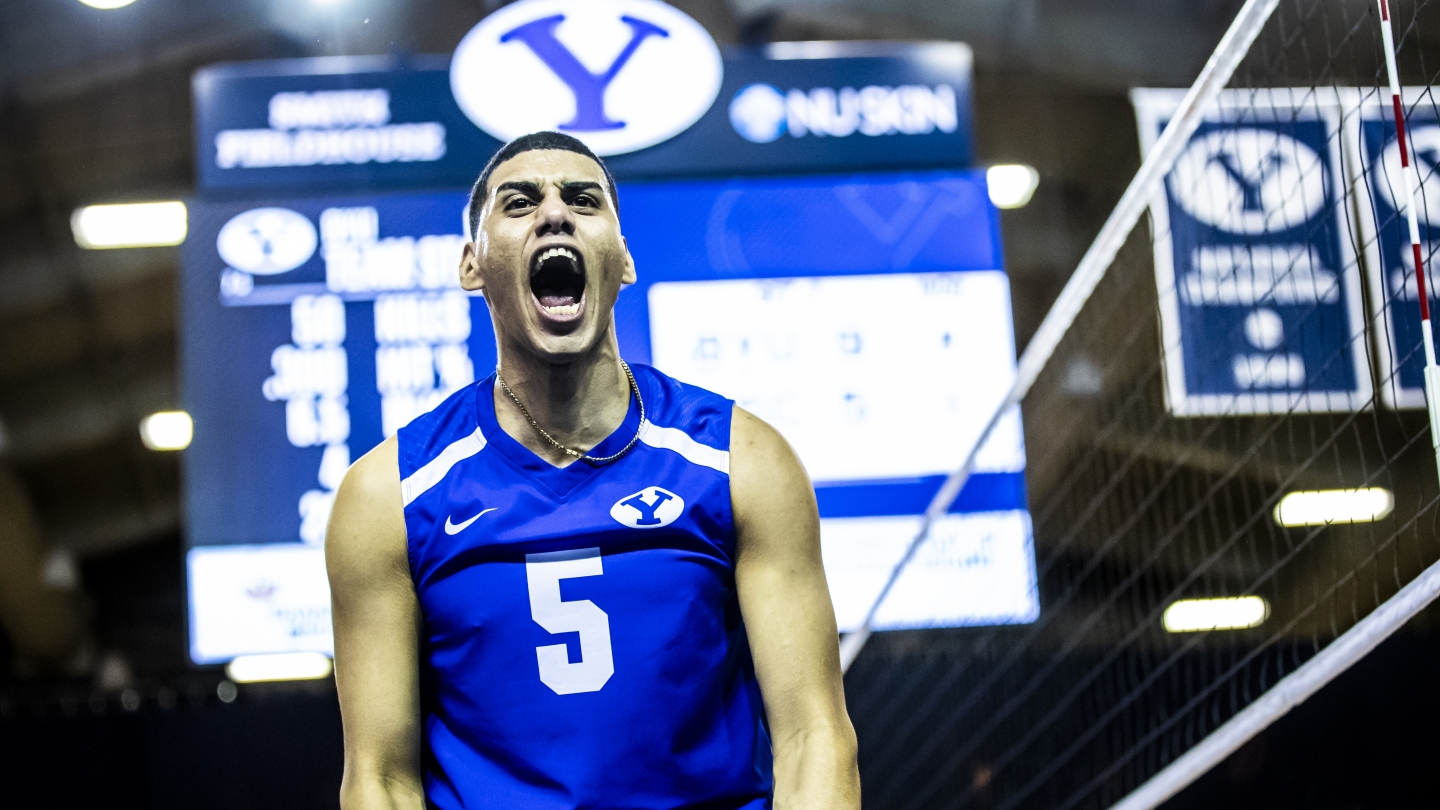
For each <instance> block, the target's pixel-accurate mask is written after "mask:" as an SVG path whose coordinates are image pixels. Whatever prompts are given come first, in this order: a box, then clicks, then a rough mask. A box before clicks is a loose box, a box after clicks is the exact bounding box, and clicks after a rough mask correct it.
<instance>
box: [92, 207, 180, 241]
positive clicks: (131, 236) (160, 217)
mask: <svg viewBox="0 0 1440 810" xmlns="http://www.w3.org/2000/svg"><path fill="white" fill-rule="evenodd" d="M185 229H186V220H185V203H183V202H179V201H172V202H149V203H121V204H119V205H87V206H85V207H84V208H77V209H75V213H74V214H71V215H70V230H71V231H73V232H74V234H75V244H77V245H79V246H80V247H82V248H87V249H90V250H96V249H100V248H127V247H163V246H165V245H178V244H180V243H181V242H184V241H185Z"/></svg>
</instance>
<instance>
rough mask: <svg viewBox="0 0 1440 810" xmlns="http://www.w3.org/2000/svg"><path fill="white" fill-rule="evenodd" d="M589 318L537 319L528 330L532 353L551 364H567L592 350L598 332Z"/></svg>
mask: <svg viewBox="0 0 1440 810" xmlns="http://www.w3.org/2000/svg"><path fill="white" fill-rule="evenodd" d="M589 320H590V319H589V318H586V317H583V314H582V316H581V317H576V318H568V319H563V320H560V321H558V322H557V321H553V320H550V319H545V318H537V323H535V324H533V325H532V326H531V329H530V344H531V347H532V349H533V351H534V352H535V353H536V354H537V355H539V356H540V357H543V358H545V359H546V360H547V361H549V362H551V363H568V362H571V361H573V360H576V359H578V358H579V357H581V356H582V355H584V354H586V353H587V352H589V351H590V350H591V349H592V348H594V344H595V342H596V340H597V339H598V335H599V332H598V330H596V329H595V328H593V327H594V325H593V324H591V323H590V322H589Z"/></svg>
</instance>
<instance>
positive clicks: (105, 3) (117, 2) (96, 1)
mask: <svg viewBox="0 0 1440 810" xmlns="http://www.w3.org/2000/svg"><path fill="white" fill-rule="evenodd" d="M80 2H82V3H84V4H85V5H87V6H89V7H91V8H100V9H105V10H106V11H109V10H110V9H112V8H124V7H125V6H128V5H130V4H131V3H133V2H135V0H80Z"/></svg>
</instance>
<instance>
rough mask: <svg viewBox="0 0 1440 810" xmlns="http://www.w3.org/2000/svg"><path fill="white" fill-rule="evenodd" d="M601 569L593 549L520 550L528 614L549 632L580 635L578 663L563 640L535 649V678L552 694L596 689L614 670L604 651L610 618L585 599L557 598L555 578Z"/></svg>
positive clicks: (598, 572)
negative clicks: (572, 660)
mask: <svg viewBox="0 0 1440 810" xmlns="http://www.w3.org/2000/svg"><path fill="white" fill-rule="evenodd" d="M603 573H605V571H604V569H603V568H602V567H601V564H600V549H598V548H577V549H572V550H569V551H551V552H546V553H544V554H526V555H525V579H526V581H527V582H528V583H529V586H530V616H531V617H532V618H534V619H535V623H536V624H538V625H540V626H541V627H543V628H545V629H546V630H547V631H549V632H551V633H579V634H580V661H579V662H578V663H574V664H572V663H570V653H569V652H568V650H567V649H566V647H565V645H564V644H550V645H547V646H544V647H536V648H535V658H536V659H537V660H538V661H539V663H540V681H541V682H542V683H544V684H545V685H546V686H548V687H550V688H551V689H553V690H554V691H555V694H557V695H573V694H576V693H577V692H598V691H600V687H602V686H604V685H605V682H606V681H608V680H610V676H611V675H614V674H615V658H614V655H613V654H612V653H611V651H610V617H609V616H608V615H606V614H605V611H603V610H601V609H600V608H598V607H596V606H595V603H594V602H591V601H590V600H589V599H578V600H576V601H573V602H562V601H560V580H562V579H570V578H572V577H595V576H600V575H601V574H603Z"/></svg>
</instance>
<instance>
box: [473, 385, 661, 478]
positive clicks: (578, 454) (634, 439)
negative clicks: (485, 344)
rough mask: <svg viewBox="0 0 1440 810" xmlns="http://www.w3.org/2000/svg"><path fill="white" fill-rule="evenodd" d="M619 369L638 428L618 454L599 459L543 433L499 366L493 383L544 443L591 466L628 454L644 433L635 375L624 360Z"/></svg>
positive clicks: (642, 407)
mask: <svg viewBox="0 0 1440 810" xmlns="http://www.w3.org/2000/svg"><path fill="white" fill-rule="evenodd" d="M620 367H621V368H623V369H625V377H626V378H627V379H629V380H630V390H631V391H632V392H634V394H635V401H636V402H637V403H639V405H640V425H639V427H637V428H635V435H634V436H632V437H631V438H630V443H629V444H627V445H625V446H624V447H623V448H621V450H620V452H618V453H616V454H614V455H611V456H602V457H600V458H596V457H594V456H590V455H587V454H585V453H582V452H580V451H579V450H574V449H571V448H569V447H566V446H565V445H563V444H561V443H560V442H557V441H555V437H554V436H551V435H550V434H549V433H547V432H545V428H542V427H540V423H538V422H536V421H535V417H533V416H531V415H530V412H529V411H527V410H525V405H524V404H523V403H521V402H520V398H519V397H517V396H515V392H514V391H511V390H510V386H508V385H506V384H505V378H504V377H501V376H500V367H499V366H496V367H495V381H496V382H498V383H500V387H501V388H502V389H504V391H505V393H506V394H509V395H510V399H511V400H512V401H513V402H514V403H515V407H517V408H519V409H520V413H522V414H525V419H526V421H528V422H529V423H530V427H533V428H535V430H537V431H539V433H540V435H541V436H544V437H545V441H547V442H550V444H551V445H553V446H554V447H555V448H556V449H559V450H563V451H565V453H566V454H567V455H571V456H574V457H575V458H578V459H580V460H581V461H588V462H590V463H591V464H608V463H610V462H612V461H614V460H615V459H617V458H620V457H621V456H623V455H625V454H626V453H628V452H630V448H632V447H634V446H635V443H636V442H638V441H640V434H641V433H643V432H644V431H645V400H643V399H641V398H640V386H638V385H636V384H635V375H634V374H632V373H631V372H630V365H629V364H628V363H626V362H625V361H624V360H621V361H620Z"/></svg>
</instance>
